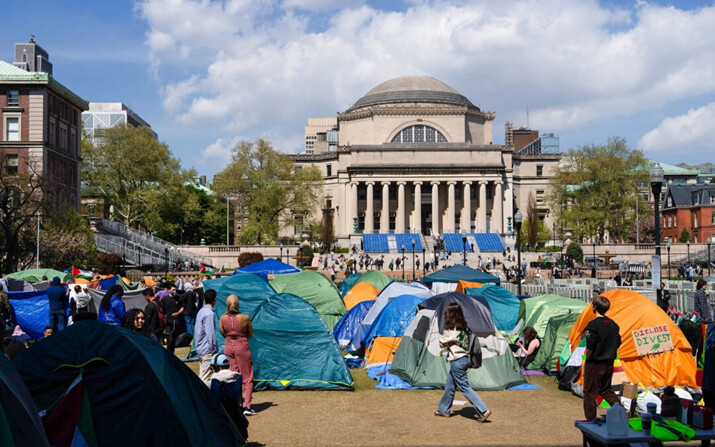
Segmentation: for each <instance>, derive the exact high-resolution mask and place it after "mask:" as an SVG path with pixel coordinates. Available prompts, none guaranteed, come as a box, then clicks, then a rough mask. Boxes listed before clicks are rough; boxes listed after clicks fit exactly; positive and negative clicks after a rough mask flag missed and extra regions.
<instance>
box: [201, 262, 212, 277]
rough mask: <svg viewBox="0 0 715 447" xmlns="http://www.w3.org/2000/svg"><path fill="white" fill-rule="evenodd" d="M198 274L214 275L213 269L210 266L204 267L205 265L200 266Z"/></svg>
mask: <svg viewBox="0 0 715 447" xmlns="http://www.w3.org/2000/svg"><path fill="white" fill-rule="evenodd" d="M199 273H200V274H202V275H213V274H214V268H213V266H211V265H206V264H201V268H200V269H199Z"/></svg>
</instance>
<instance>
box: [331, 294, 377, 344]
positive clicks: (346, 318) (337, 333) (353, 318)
mask: <svg viewBox="0 0 715 447" xmlns="http://www.w3.org/2000/svg"><path fill="white" fill-rule="evenodd" d="M373 304H375V302H374V301H363V302H362V303H357V304H356V305H355V306H353V308H352V309H350V310H349V311H347V312H345V315H343V318H341V319H340V321H338V323H337V324H336V325H335V327H334V328H333V337H334V338H335V341H337V342H338V346H347V345H348V344H349V343H350V341H351V340H352V339H353V338H354V337H355V334H357V331H358V328H359V327H360V322H361V321H362V320H363V318H365V315H367V312H368V311H369V310H370V308H371V307H372V306H373Z"/></svg>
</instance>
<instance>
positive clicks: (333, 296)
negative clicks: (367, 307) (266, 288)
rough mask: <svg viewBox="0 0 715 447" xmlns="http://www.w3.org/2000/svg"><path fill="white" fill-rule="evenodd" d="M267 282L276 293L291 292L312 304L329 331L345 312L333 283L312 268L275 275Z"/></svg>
mask: <svg viewBox="0 0 715 447" xmlns="http://www.w3.org/2000/svg"><path fill="white" fill-rule="evenodd" d="M269 284H270V285H271V287H273V289H274V290H275V291H276V292H278V293H292V294H293V295H297V296H299V297H301V298H303V299H304V300H305V301H307V302H309V303H310V304H312V305H313V306H314V307H315V309H316V310H317V311H318V314H319V315H320V317H321V318H322V319H323V321H325V324H326V325H328V329H330V330H331V331H332V330H333V327H334V326H335V324H336V323H337V322H338V320H340V318H342V316H343V315H344V314H345V304H343V299H342V297H341V296H340V292H338V288H337V287H335V284H333V282H332V281H331V280H329V279H328V278H326V277H325V276H323V275H321V274H320V273H318V272H314V271H312V270H306V271H303V272H298V273H286V274H283V275H276V276H275V277H274V278H273V279H271V280H270V281H269Z"/></svg>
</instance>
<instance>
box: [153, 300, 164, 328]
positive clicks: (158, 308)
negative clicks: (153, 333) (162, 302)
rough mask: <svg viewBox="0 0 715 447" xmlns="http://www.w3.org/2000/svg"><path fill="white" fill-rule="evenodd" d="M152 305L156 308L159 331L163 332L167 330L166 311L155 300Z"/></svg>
mask: <svg viewBox="0 0 715 447" xmlns="http://www.w3.org/2000/svg"><path fill="white" fill-rule="evenodd" d="M151 302H152V303H154V305H155V306H156V316H157V318H158V319H159V329H161V330H162V331H163V330H164V328H166V314H165V313H164V309H162V308H161V306H159V303H157V302H156V301H155V300H151Z"/></svg>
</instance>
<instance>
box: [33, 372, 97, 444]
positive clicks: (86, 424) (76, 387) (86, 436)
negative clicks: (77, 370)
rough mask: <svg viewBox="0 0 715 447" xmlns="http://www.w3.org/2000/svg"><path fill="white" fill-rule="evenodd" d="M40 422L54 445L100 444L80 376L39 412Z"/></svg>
mask: <svg viewBox="0 0 715 447" xmlns="http://www.w3.org/2000/svg"><path fill="white" fill-rule="evenodd" d="M42 424H43V425H44V426H45V432H46V433H47V439H48V440H49V441H50V445H51V446H53V447H98V446H99V443H98V442H97V433H96V431H95V428H94V421H93V420H92V412H91V409H90V407H89V397H88V396H87V391H86V390H85V389H84V381H83V380H82V376H78V377H77V379H75V381H74V382H72V384H71V385H70V386H69V388H68V389H67V391H66V392H65V394H64V395H63V396H62V397H60V399H59V401H58V402H57V404H55V405H54V406H53V407H52V408H51V409H49V410H48V411H47V412H46V413H45V414H44V415H43V416H42Z"/></svg>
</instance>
